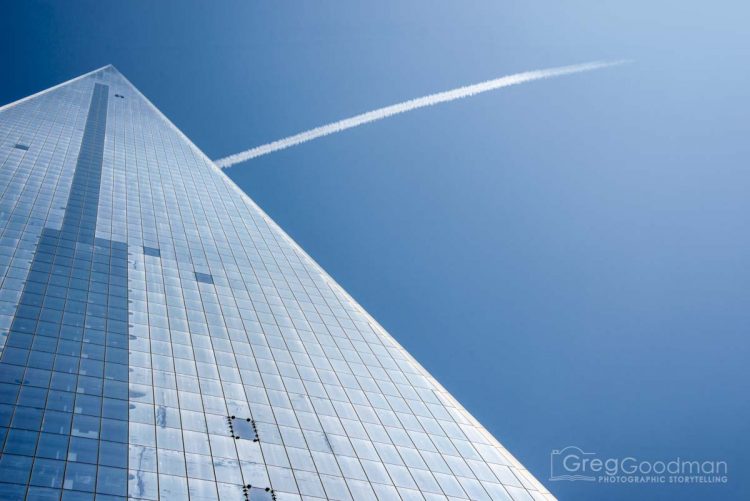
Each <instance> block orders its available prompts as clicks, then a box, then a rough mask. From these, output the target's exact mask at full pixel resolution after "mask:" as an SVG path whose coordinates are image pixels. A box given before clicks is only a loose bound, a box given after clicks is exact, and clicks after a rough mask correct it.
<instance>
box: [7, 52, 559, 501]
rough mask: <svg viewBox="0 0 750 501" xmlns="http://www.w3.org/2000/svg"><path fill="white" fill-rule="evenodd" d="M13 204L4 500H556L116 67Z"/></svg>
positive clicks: (54, 96) (46, 130)
mask: <svg viewBox="0 0 750 501" xmlns="http://www.w3.org/2000/svg"><path fill="white" fill-rule="evenodd" d="M0 193H1V194H2V195H1V197H2V198H1V199H0V280H1V282H0V347H1V348H2V355H1V357H0V444H2V457H0V499H4V500H11V499H24V498H26V499H34V500H37V499H40V500H42V499H63V500H66V501H67V500H92V499H96V500H116V499H125V498H130V499H145V500H156V499H168V500H170V501H174V500H178V499H191V500H210V499H221V500H240V499H245V500H248V499H249V500H252V501H255V500H269V499H278V500H290V501H291V500H315V499H340V500H348V499H355V500H360V499H385V500H392V499H393V500H397V499H404V500H411V499H427V500H433V499H435V500H437V499H448V498H449V499H512V500H516V501H521V500H529V499H551V498H552V496H551V495H550V494H549V493H548V492H547V491H546V490H545V489H544V487H543V486H542V485H541V484H540V483H539V482H537V481H536V480H535V479H534V478H533V477H532V476H531V475H530V474H529V473H528V472H527V471H526V470H525V469H524V468H523V467H522V466H521V465H520V464H519V463H518V462H517V461H516V460H515V459H514V458H513V457H512V456H511V455H510V454H509V453H508V452H507V451H506V450H505V449H504V448H503V447H502V446H501V445H500V444H499V443H498V442H497V441H496V440H495V439H494V438H493V437H492V436H491V435H490V434H489V433H488V432H487V431H486V430H485V429H484V428H483V427H482V426H481V425H480V424H479V423H478V422H477V421H476V420H475V419H474V418H473V417H472V416H471V415H469V413H468V412H467V411H466V410H464V409H463V408H462V407H461V405H460V404H458V402H456V400H455V399H453V398H452V397H451V395H449V394H448V393H447V392H446V391H445V389H444V388H442V387H441V386H440V385H439V384H438V383H437V382H436V381H435V380H434V379H433V378H432V377H431V376H430V375H429V374H428V373H427V372H426V371H425V370H424V369H423V368H422V367H421V366H420V365H419V364H418V363H417V362H416V361H415V360H414V359H413V358H412V357H411V356H409V354H408V353H407V352H406V351H405V350H404V349H403V348H402V347H401V346H399V344H398V343H397V342H396V341H394V339H393V338H391V336H390V335H389V334H388V333H387V332H385V330H383V328H382V327H380V326H379V325H378V324H377V323H376V322H375V320H373V319H372V318H371V317H370V316H369V315H368V314H367V313H366V312H365V311H364V309H363V308H362V307H361V306H359V305H358V304H357V303H356V302H355V301H354V300H353V299H352V298H351V297H350V296H349V295H347V294H346V292H345V291H344V290H343V289H341V287H340V286H338V285H337V284H336V283H335V282H334V281H333V280H332V279H331V277H329V276H328V275H327V274H326V273H325V272H324V271H323V270H322V269H321V268H320V267H319V266H318V265H317V264H316V263H315V262H314V261H313V260H312V259H311V258H310V257H309V256H307V255H306V254H305V253H304V251H302V249H300V248H299V246H297V245H296V244H295V243H294V242H293V241H292V240H291V239H290V238H289V237H288V236H287V235H286V234H285V233H284V232H283V231H282V230H281V229H280V228H279V227H278V226H277V225H276V224H275V223H274V222H273V221H272V220H271V219H270V218H269V217H268V216H267V215H266V214H265V213H263V211H262V210H261V209H260V208H258V206H257V205H255V203H253V201H252V200H250V199H249V198H248V197H247V196H246V195H245V194H244V193H243V192H242V191H241V190H240V189H239V188H237V187H236V186H235V185H234V184H233V183H232V181H231V180H229V179H228V178H227V177H226V176H225V175H224V174H223V173H222V172H221V171H220V170H219V169H218V168H217V167H216V166H215V165H214V164H213V163H212V162H211V160H210V159H208V158H207V157H206V156H205V155H204V154H203V153H202V152H201V151H200V150H199V149H198V148H197V147H196V146H195V145H193V144H192V143H191V142H190V141H189V140H188V139H187V138H186V137H185V136H184V135H183V134H182V133H181V132H180V131H179V130H178V129H177V128H176V127H175V126H174V125H172V124H171V123H170V122H169V121H168V120H167V119H166V118H165V117H164V116H163V115H162V114H161V113H160V112H159V111H158V110H157V109H156V108H155V107H154V106H153V105H152V104H151V103H150V102H149V101H148V100H147V99H146V98H145V97H144V96H143V95H142V94H140V93H139V92H138V90H137V89H136V88H135V87H133V86H132V85H131V84H130V83H129V82H128V81H127V80H126V79H125V78H124V77H123V76H122V75H121V74H120V73H119V72H117V70H116V69H115V68H114V67H112V66H107V67H105V68H102V69H99V70H96V71H94V72H92V73H89V74H86V75H83V76H81V77H78V78H76V79H74V80H71V81H69V82H66V83H64V84H61V85H59V86H57V87H53V88H51V89H49V90H47V91H44V92H41V93H39V94H36V95H34V96H31V97H29V98H26V99H23V100H21V101H18V102H16V103H12V104H10V105H7V106H4V107H2V108H0Z"/></svg>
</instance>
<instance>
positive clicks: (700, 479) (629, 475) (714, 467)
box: [549, 445, 729, 484]
mask: <svg viewBox="0 0 750 501" xmlns="http://www.w3.org/2000/svg"><path fill="white" fill-rule="evenodd" d="M549 479H550V480H551V481H556V480H567V481H570V482H573V481H584V482H599V483H602V484H642V483H651V484H725V483H727V481H728V479H729V477H728V473H727V463H726V461H715V460H710V461H698V460H693V459H690V460H687V459H682V458H679V457H676V458H671V459H668V460H657V461H651V460H641V459H638V458H635V457H631V456H628V457H624V458H617V457H609V458H605V457H601V456H599V454H597V453H595V452H584V451H583V450H582V449H581V448H580V447H577V446H575V445H569V446H568V447H565V448H564V449H560V450H557V449H556V450H553V451H552V452H551V453H550V477H549Z"/></svg>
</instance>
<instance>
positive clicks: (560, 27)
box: [0, 0, 750, 500]
mask: <svg viewBox="0 0 750 501" xmlns="http://www.w3.org/2000/svg"><path fill="white" fill-rule="evenodd" d="M748 14H750V7H748V6H747V4H746V3H743V2H734V3H732V2H726V3H723V4H722V6H721V7H720V6H719V5H708V4H706V3H703V2H684V1H683V2H678V1H665V2H659V3H658V5H655V3H654V2H646V1H635V0H634V1H630V2H614V1H601V2H590V1H577V2H576V1H573V2H566V3H565V4H564V5H563V4H562V3H561V2H546V3H539V2H536V3H534V2H516V1H513V2H496V1H487V2H468V3H467V2H435V1H429V2H402V1H398V2H396V1H394V2H390V1H379V2H367V3H366V2H288V3H284V4H280V3H278V2H267V3H253V4H251V3H248V2H237V3H217V2H211V3H198V2H179V3H177V2H172V3H170V2H128V3H104V2H102V3H99V2H78V3H68V2H66V3H56V4H53V3H39V2H34V1H29V2H19V3H17V4H15V5H5V6H4V18H5V20H6V22H5V23H4V29H3V32H2V34H0V42H1V43H0V63H2V67H3V68H4V71H3V74H2V77H0V102H2V103H6V102H10V101H13V100H16V99H18V98H21V97H24V96H26V95H28V94H30V93H32V92H35V91H38V90H40V89H43V88H46V87H49V86H51V85H53V84H56V83H59V82H60V81H62V80H66V79H69V78H71V77H73V76H76V75H78V74H81V73H84V72H86V71H90V70H91V69H94V68H96V67H99V66H103V65H105V64H108V63H112V64H114V65H115V66H117V67H118V69H120V70H121V71H122V72H123V73H124V74H125V75H126V76H127V77H128V78H129V79H130V80H131V81H132V82H133V83H134V84H135V85H137V86H138V87H139V88H140V89H141V91H143V93H144V94H146V95H147V96H148V97H149V98H150V99H151V100H152V101H153V102H154V103H155V104H156V105H157V106H158V107H159V108H160V109H161V110H162V111H163V112H164V113H165V114H166V115H167V116H168V117H170V118H171V119H172V120H173V121H174V122H175V124H176V125H177V126H178V127H180V128H181V129H182V130H183V131H184V132H185V133H186V134H187V135H188V136H189V137H190V138H191V139H192V140H193V141H194V142H195V143H196V144H197V145H198V146H199V147H201V148H202V149H203V150H204V151H205V152H206V153H207V154H208V155H209V156H211V157H213V158H219V157H222V156H225V155H228V154H231V153H235V152H238V151H241V150H244V149H246V148H249V147H252V146H256V145H259V144H263V143H266V142H269V141H272V140H274V139H278V138H281V137H285V136H287V135H291V134H294V133H296V132H300V131H302V130H305V129H308V128H311V127H315V126H318V125H321V124H325V123H328V122H332V121H335V120H338V119H341V118H345V117H348V116H351V115H353V114H357V113H361V112H364V111H368V110H370V109H373V108H378V107H381V106H385V105H389V104H392V103H395V102H399V101H403V100H405V99H410V98H413V97H418V96H421V95H424V94H427V93H432V92H437V91H442V90H447V89H451V88H454V87H457V86H461V85H465V84H471V83H475V82H479V81H482V80H486V79H490V78H495V77H498V76H502V75H506V74H511V73H515V72H518V71H524V70H529V69H538V68H545V67H550V66H559V65H565V64H573V63H578V62H585V61H589V60H598V59H620V58H628V59H633V60H635V63H633V64H630V65H627V66H621V67H617V68H610V69H604V70H600V71H595V72H590V73H584V74H578V75H572V76H566V77H561V78H558V79H554V80H547V81H541V82H534V83H529V84H525V85H522V86H518V87H513V88H508V89H502V90H500V91H497V92H493V93H489V94H484V95H481V96H477V97H474V98H471V99H467V100H461V101H457V102H454V103H448V104H445V105H441V106H439V107H433V108H429V109H423V110H418V111H415V112H413V113H410V114H406V115H402V116H398V117H394V118H390V119H388V120H384V121H381V122H378V123H373V124H370V125H366V126H363V127H360V128H357V129H353V130H349V131H346V132H343V133H341V134H337V135H334V136H329V137H326V138H323V139H319V140H316V141H314V142H311V143H307V144H305V145H301V146H298V147H295V148H292V149H288V150H285V151H281V152H277V153H274V154H272V155H268V156H266V157H262V158H258V159H255V160H253V161H251V162H248V163H246V164H243V165H240V166H237V167H235V168H233V169H231V170H229V171H228V174H229V175H230V177H232V179H234V180H235V181H236V182H237V183H238V184H239V185H240V187H241V188H243V189H244V190H245V191H247V192H248V193H249V194H250V195H251V196H252V197H253V198H254V199H255V200H256V201H257V202H258V203H259V204H260V205H261V206H262V207H263V208H264V209H265V210H266V211H267V212H268V213H269V214H270V215H271V216H272V217H274V218H275V219H276V221H277V222H279V224H280V225H281V226H282V227H283V228H284V229H286V230H287V232H288V233H290V234H291V235H292V237H294V238H295V239H296V240H297V241H298V242H299V243H300V244H301V245H302V246H303V247H304V248H305V249H306V250H307V251H308V252H309V253H310V254H311V255H312V256H313V257H314V258H315V259H316V260H317V261H318V262H319V263H321V264H322V265H323V267H324V268H326V270H327V271H328V272H329V273H330V274H331V275H332V276H333V277H334V278H335V279H336V280H337V281H338V282H339V283H341V284H342V285H343V286H344V287H345V288H346V289H347V290H348V291H349V292H350V293H351V294H352V295H353V296H354V297H355V298H356V299H357V300H358V301H359V302H360V303H361V304H362V305H363V306H364V307H365V308H367V309H368V310H369V312H370V313H371V314H372V315H373V316H374V317H375V318H376V319H378V320H379V321H380V322H381V323H382V324H383V325H384V326H385V327H386V328H387V329H388V330H389V331H390V332H391V333H392V334H393V335H394V336H395V337H396V338H397V339H398V340H399V341H400V342H401V343H402V344H403V345H404V346H405V347H406V348H407V349H408V350H409V351H410V352H411V353H412V354H414V356H415V357H416V358H417V359H418V360H419V361H420V362H422V363H423V365H424V366H425V367H427V369H428V370H430V371H431V372H432V374H434V375H435V376H436V377H437V379H438V380H439V381H440V382H441V383H443V385H444V386H446V387H447V388H448V389H449V390H450V391H451V392H453V393H454V394H455V395H456V397H457V398H458V399H459V400H460V401H461V402H462V403H463V404H464V405H465V406H466V407H467V408H468V409H469V410H470V411H471V412H472V413H473V414H474V415H475V416H476V417H477V418H478V419H479V420H480V421H481V422H482V423H483V424H484V425H485V426H486V427H487V428H488V429H489V430H490V431H491V432H492V433H493V434H494V435H495V436H496V437H497V438H498V439H499V440H500V441H501V442H502V443H503V444H504V445H505V446H507V447H508V448H509V449H510V450H511V451H512V452H513V453H514V454H515V455H516V456H517V457H518V458H519V459H520V460H521V461H522V462H523V463H524V464H525V465H526V466H527V467H528V468H529V469H530V470H531V471H532V472H533V473H534V474H535V475H537V476H538V478H540V480H542V481H543V482H545V484H546V485H547V486H548V487H549V488H550V489H551V490H552V492H553V493H555V494H557V495H558V496H559V497H560V498H561V499H633V498H638V499H681V500H682V499H705V498H713V499H747V498H748V497H749V496H750V481H748V480H747V478H746V475H745V472H747V471H748V467H749V466H750V464H748V459H747V457H748V454H747V451H746V448H747V447H748V446H750V440H748V438H747V437H748V432H750V425H749V423H750V400H749V398H748V395H750V387H749V386H750V384H749V381H750V378H749V377H748V376H749V374H748V368H747V362H746V361H747V360H748V358H749V357H750V342H749V341H748V333H749V330H750V309H749V308H748V306H747V305H748V304H749V303H750V288H749V287H750V266H749V264H750V263H749V262H748V261H749V260H750V258H749V257H748V256H750V252H749V251H750V231H749V230H750V218H749V216H748V215H749V214H750V197H748V194H747V191H748V186H750V167H749V165H750V163H749V162H748V158H749V154H750V141H748V137H750V121H748V116H750V99H748V98H749V97H750V95H749V94H750V93H749V92H748V90H747V89H750V70H749V69H748V65H747V60H748V56H750V35H748V32H747V20H748ZM567 445H577V446H579V447H581V448H582V449H584V450H586V451H594V452H597V453H599V454H601V455H604V456H607V457H625V456H635V457H638V458H642V459H646V460H659V459H662V460H666V459H672V458H674V457H676V456H679V457H682V458H693V459H698V460H724V461H727V463H728V465H729V482H728V484H726V485H719V486H717V485H697V486H696V485H690V486H684V485H683V486H678V485H625V486H615V485H600V484H590V483H584V482H573V483H562V482H550V481H547V478H548V476H549V454H550V451H551V450H553V449H560V448H563V447H565V446H567Z"/></svg>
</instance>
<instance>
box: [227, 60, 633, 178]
mask: <svg viewBox="0 0 750 501" xmlns="http://www.w3.org/2000/svg"><path fill="white" fill-rule="evenodd" d="M624 62H625V61H594V62H590V63H583V64H574V65H571V66H559V67H556V68H548V69H546V70H534V71H524V72H523V73H515V74H513V75H507V76H504V77H500V78H496V79H494V80H487V81H485V82H480V83H478V84H474V85H467V86H465V87H459V88H457V89H452V90H448V91H445V92H438V93H436V94H430V95H428V96H424V97H418V98H416V99H410V100H409V101H404V102H403V103H398V104H393V105H391V106H386V107H385V108H378V109H377V110H373V111H368V112H367V113H362V114H361V115H355V116H353V117H350V118H345V119H344V120H339V121H338V122H333V123H330V124H327V125H322V126H320V127H316V128H314V129H310V130H308V131H305V132H300V133H299V134H295V135H293V136H289V137H285V138H284V139H279V140H277V141H273V142H272V143H268V144H264V145H261V146H256V147H255V148H251V149H249V150H245V151H242V152H240V153H235V154H234V155H229V156H228V157H224V158H220V159H218V160H215V163H216V165H218V166H219V167H221V168H222V169H226V168H227V167H231V166H232V165H234V164H238V163H240V162H244V161H245V160H250V159H251V158H255V157H259V156H262V155H267V154H268V153H272V152H274V151H278V150H283V149H285V148H289V147H290V146H295V145H298V144H301V143H305V142H307V141H312V140H313V139H317V138H319V137H323V136H327V135H328V134H333V133H335V132H341V131H342V130H346V129H351V128H352V127H358V126H360V125H363V124H366V123H369V122H374V121H376V120H382V119H383V118H387V117H390V116H393V115H398V114H399V113H405V112H407V111H411V110H416V109H417V108H424V107H425V106H432V105H434V104H439V103H446V102H448V101H453V100H455V99H461V98H464V97H469V96H474V95H476V94H481V93H482V92H488V91H491V90H495V89H501V88H503V87H510V86H511V85H518V84H522V83H525V82H531V81H533V80H541V79H544V78H551V77H559V76H561V75H569V74H571V73H581V72H583V71H591V70H596V69H600V68H606V67H608V66H615V65H618V64H622V63H624Z"/></svg>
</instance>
